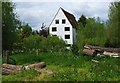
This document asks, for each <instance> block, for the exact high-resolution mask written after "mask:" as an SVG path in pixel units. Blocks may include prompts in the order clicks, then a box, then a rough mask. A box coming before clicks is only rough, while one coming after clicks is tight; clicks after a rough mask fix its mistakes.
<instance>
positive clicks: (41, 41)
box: [23, 35, 65, 52]
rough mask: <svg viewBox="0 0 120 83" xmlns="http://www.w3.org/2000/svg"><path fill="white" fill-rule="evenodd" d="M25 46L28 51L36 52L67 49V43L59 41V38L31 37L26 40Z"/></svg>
mask: <svg viewBox="0 0 120 83" xmlns="http://www.w3.org/2000/svg"><path fill="white" fill-rule="evenodd" d="M23 45H24V46H25V48H26V49H27V50H30V51H31V50H33V49H34V50H35V51H39V50H40V51H43V52H46V51H61V50H64V49H65V42H64V41H63V40H62V39H59V38H58V37H57V36H56V37H55V36H48V37H47V38H46V37H43V36H38V35H31V36H29V37H27V38H25V39H24V41H23Z"/></svg>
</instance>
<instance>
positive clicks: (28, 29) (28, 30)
mask: <svg viewBox="0 0 120 83" xmlns="http://www.w3.org/2000/svg"><path fill="white" fill-rule="evenodd" d="M21 27H22V32H21V36H22V37H21V38H26V37H28V36H30V35H31V34H32V28H31V27H30V26H29V25H28V24H26V25H23V26H21Z"/></svg>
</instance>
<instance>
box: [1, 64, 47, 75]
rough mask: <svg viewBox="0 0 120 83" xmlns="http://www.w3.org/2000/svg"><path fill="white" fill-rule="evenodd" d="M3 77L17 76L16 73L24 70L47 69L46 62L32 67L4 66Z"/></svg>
mask: <svg viewBox="0 0 120 83" xmlns="http://www.w3.org/2000/svg"><path fill="white" fill-rule="evenodd" d="M1 67H2V75H9V74H15V73H16V72H19V71H22V70H30V69H34V70H40V69H42V68H44V67H46V64H45V63H44V62H40V63H37V64H31V65H25V66H24V65H11V64H2V65H1Z"/></svg>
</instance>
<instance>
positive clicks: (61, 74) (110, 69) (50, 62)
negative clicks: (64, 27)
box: [2, 51, 120, 81]
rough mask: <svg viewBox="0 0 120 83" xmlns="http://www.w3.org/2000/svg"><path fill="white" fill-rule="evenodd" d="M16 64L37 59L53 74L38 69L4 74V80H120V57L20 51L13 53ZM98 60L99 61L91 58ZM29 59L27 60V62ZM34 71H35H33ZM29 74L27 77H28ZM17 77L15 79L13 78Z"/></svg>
mask: <svg viewBox="0 0 120 83" xmlns="http://www.w3.org/2000/svg"><path fill="white" fill-rule="evenodd" d="M11 58H13V59H15V60H16V64H18V65H24V64H31V63H35V62H38V60H37V59H40V60H41V61H44V62H45V63H46V64H47V67H46V69H48V70H52V71H53V72H54V73H53V74H52V75H48V74H46V75H45V74H38V73H37V72H36V71H31V70H30V71H24V72H20V73H18V74H16V75H8V76H2V78H3V80H4V81H9V80H12V81H15V80H21V81H25V80H38V81H119V80H120V75H119V72H120V70H119V65H120V63H119V58H111V57H91V56H82V55H81V56H77V57H74V56H73V54H72V53H71V52H70V51H67V52H53V53H50V52H48V53H44V52H42V53H40V54H39V55H37V56H36V55H35V54H30V53H20V54H16V55H11ZM92 59H94V60H97V61H99V62H98V63H96V62H92V61H91V60H92ZM26 60H27V62H26ZM33 72H34V73H33ZM35 72H36V73H35ZM26 75H27V77H26ZM42 76H43V77H42ZM13 78H15V79H13Z"/></svg>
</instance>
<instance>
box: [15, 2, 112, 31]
mask: <svg viewBox="0 0 120 83" xmlns="http://www.w3.org/2000/svg"><path fill="white" fill-rule="evenodd" d="M78 1H79V0H72V1H71V0H69V1H64V2H61V1H59V0H58V1H57V2H56V1H55V0H54V1H51V2H47V1H46V2H43V1H36V0H31V1H26V0H24V2H21V1H17V2H16V0H13V2H15V3H16V13H17V16H18V17H19V19H20V20H21V21H23V22H25V23H29V24H30V26H31V27H32V28H33V29H34V30H40V27H41V24H42V23H45V24H46V26H47V27H48V26H49V24H50V23H51V21H52V19H53V18H54V16H55V14H56V13H57V11H58V9H59V8H60V7H62V8H63V9H65V10H66V11H68V12H70V13H72V14H73V15H74V16H75V17H76V20H78V18H79V17H80V16H81V15H82V14H83V15H85V16H86V17H100V19H101V20H103V21H106V20H107V19H108V10H109V5H110V2H111V1H114V0H108V1H106V2H105V1H101V0H98V1H97V2H96V1H86V0H85V1H83V0H81V1H79V2H78Z"/></svg>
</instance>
